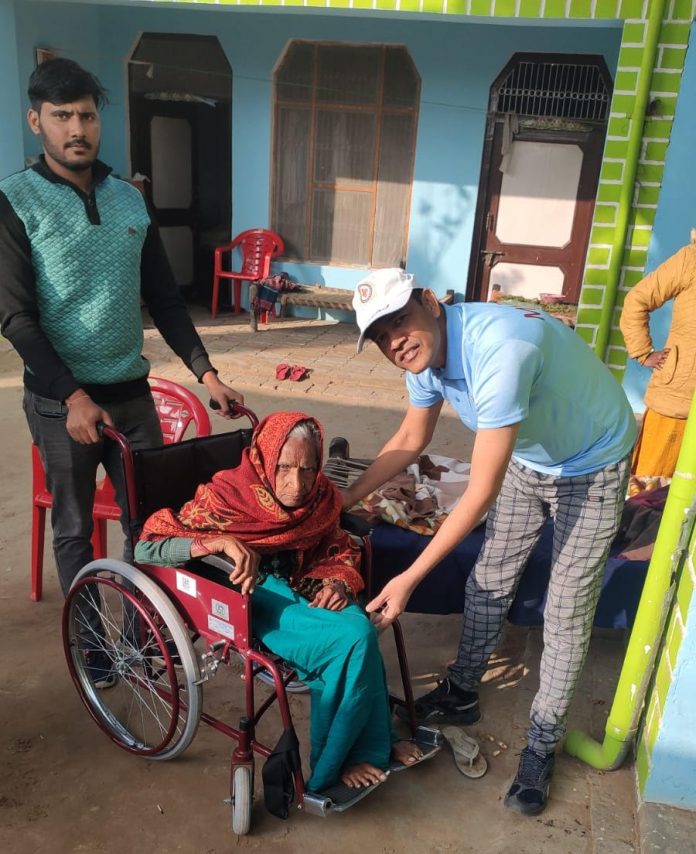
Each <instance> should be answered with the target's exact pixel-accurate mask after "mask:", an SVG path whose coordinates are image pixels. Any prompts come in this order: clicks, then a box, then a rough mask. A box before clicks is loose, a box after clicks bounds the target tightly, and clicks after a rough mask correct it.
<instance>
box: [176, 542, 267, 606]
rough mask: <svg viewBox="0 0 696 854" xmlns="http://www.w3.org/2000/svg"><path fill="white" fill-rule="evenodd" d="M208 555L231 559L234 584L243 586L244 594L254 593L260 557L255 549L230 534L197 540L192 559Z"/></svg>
mask: <svg viewBox="0 0 696 854" xmlns="http://www.w3.org/2000/svg"><path fill="white" fill-rule="evenodd" d="M206 554H224V555H226V556H227V557H228V558H230V560H231V561H232V562H233V563H234V569H233V571H232V572H231V573H230V581H231V582H232V584H239V585H241V588H242V590H241V592H242V594H246V593H253V592H254V587H255V586H256V575H257V573H258V569H259V561H260V557H259V555H258V554H257V553H256V552H255V551H253V549H250V548H249V546H247V545H246V544H245V543H242V542H240V541H239V540H237V539H235V538H234V537H233V536H231V535H230V534H225V535H222V536H219V537H211V538H210V539H205V540H202V539H200V538H198V539H196V540H195V541H194V544H193V545H192V546H191V557H202V556H204V555H206Z"/></svg>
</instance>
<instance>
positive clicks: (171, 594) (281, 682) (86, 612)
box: [63, 406, 440, 834]
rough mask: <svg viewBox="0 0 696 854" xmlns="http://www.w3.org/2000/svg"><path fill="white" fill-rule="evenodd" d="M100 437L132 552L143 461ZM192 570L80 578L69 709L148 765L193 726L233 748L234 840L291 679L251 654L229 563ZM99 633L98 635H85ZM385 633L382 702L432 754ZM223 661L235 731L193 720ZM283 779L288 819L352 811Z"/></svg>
mask: <svg viewBox="0 0 696 854" xmlns="http://www.w3.org/2000/svg"><path fill="white" fill-rule="evenodd" d="M237 409H238V410H239V412H240V413H242V414H244V415H246V416H247V417H248V418H249V419H250V421H251V423H252V425H254V426H255V425H256V423H258V421H257V418H256V416H255V414H254V413H253V412H251V410H248V409H246V408H245V407H242V406H238V407H237ZM103 433H104V436H105V438H107V439H108V440H111V441H114V442H116V443H117V444H118V446H119V448H120V451H121V456H122V459H123V465H124V472H125V482H126V492H127V497H128V509H129V516H130V520H131V531H132V534H133V541H134V542H135V541H136V540H137V531H138V530H139V527H140V525H141V524H142V522H143V521H144V519H145V518H146V517H147V516H148V515H150V513H151V512H153V511H154V509H158V508H156V507H152V506H151V507H147V506H143V501H142V500H141V496H140V495H139V483H138V480H139V478H140V479H141V480H142V477H143V475H142V472H141V473H140V474H138V473H137V472H136V462H138V454H139V453H140V454H141V455H142V454H144V455H147V454H149V453H150V452H137V451H136V452H135V453H134V452H132V451H131V449H130V447H129V445H128V441H127V440H126V438H125V437H124V436H122V435H121V434H120V433H118V432H117V431H115V430H113V429H111V428H109V427H105V428H104V431H103ZM244 433H245V431H236V433H234V434H222V435H218V436H217V437H214V436H213V437H208V438H203V439H191V440H189V441H188V442H182V443H179V444H178V445H172V446H168V448H169V449H173V451H172V450H168V448H167V447H165V448H161V449H157V450H156V451H155V452H153V453H155V454H157V453H160V452H161V454H167V453H169V454H171V453H175V454H178V457H177V458H178V459H179V460H181V459H182V457H181V454H182V453H183V454H187V453H189V452H198V450H199V448H194V447H193V446H194V444H195V443H198V444H199V446H200V443H206V442H215V441H216V440H220V441H224V437H225V436H227V437H237V436H239V437H241V436H242V435H243V434H244ZM249 437H250V433H249V432H248V431H247V435H246V439H241V438H240V440H239V442H240V443H241V446H243V444H244V442H246V443H247V444H248V439H249ZM235 441H236V439H235ZM187 446H188V448H187ZM211 447H212V446H211ZM176 449H179V450H178V451H177V450H176ZM171 459H172V460H174V459H175V458H174V457H171ZM184 459H185V457H184ZM161 462H162V457H161V456H160V457H159V464H161ZM236 462H238V460H237V461H236ZM141 463H142V460H141ZM233 464H236V463H234V462H233ZM226 467H230V468H231V467H232V465H228V466H226ZM217 468H223V466H222V465H218V466H217ZM204 479H207V478H204ZM191 494H192V492H190V493H189V495H188V497H190V495H191ZM160 506H163V505H162V504H160ZM175 506H178V505H175ZM363 547H364V555H365V561H364V563H365V565H366V567H367V568H368V571H367V573H366V581H367V582H368V590H369V575H370V573H369V564H370V544H369V538H367V537H366V538H365V539H364V540H363ZM192 563H195V566H196V568H195V569H194V568H191V566H190V565H187V566H185V567H182V568H180V567H162V566H154V565H136V566H131V565H129V564H126V563H124V562H122V561H116V560H108V559H103V560H96V561H93V562H92V563H90V564H88V565H87V566H85V567H84V568H83V569H82V570H81V572H80V573H79V574H78V576H77V578H76V579H75V582H74V583H73V586H72V588H71V590H70V592H69V594H68V597H67V599H66V603H65V609H64V613H63V643H64V649H65V654H66V658H67V662H68V667H69V669H70V673H71V676H72V679H73V682H74V683H75V686H76V688H77V690H78V693H79V694H80V698H81V699H82V701H83V703H84V705H85V706H86V708H87V710H88V711H89V713H90V715H91V716H92V718H93V719H94V720H95V722H96V723H97V724H98V726H99V727H100V728H101V729H102V730H103V731H104V732H105V733H106V734H107V735H108V736H109V737H110V738H111V739H112V741H114V742H115V743H116V744H117V745H118V746H119V747H121V748H123V749H125V750H127V751H129V752H131V753H134V754H136V755H140V756H144V757H147V758H149V759H171V758H174V757H175V756H178V755H179V754H180V753H182V752H183V751H184V750H185V749H186V747H188V745H189V744H190V743H191V741H192V740H193V737H194V736H195V732H196V730H197V727H198V722H199V720H202V721H203V722H204V723H206V724H208V725H210V726H211V727H213V728H214V729H216V730H218V731H219V732H221V733H223V734H224V735H227V736H229V737H231V738H233V739H234V740H235V741H236V742H237V747H236V749H235V750H234V751H233V753H232V758H231V772H230V787H231V804H232V826H233V830H234V831H235V832H236V833H238V834H244V833H247V832H248V831H249V827H250V821H251V806H252V799H253V776H254V754H258V755H259V756H262V757H264V758H268V757H269V756H270V755H271V753H272V752H273V748H272V747H271V746H269V745H267V744H264V743H262V742H261V741H259V740H258V739H257V738H256V727H257V725H258V723H259V721H260V719H261V718H262V717H263V715H264V714H265V713H266V712H267V711H268V710H269V709H270V708H271V706H273V705H274V703H275V702H276V701H277V703H278V709H279V712H280V717H281V723H282V727H283V731H286V730H291V729H292V718H291V714H290V708H289V705H288V698H287V689H288V686H289V685H290V683H291V682H293V681H294V680H296V678H297V677H296V674H295V673H294V671H292V670H291V669H290V668H289V667H287V666H286V665H285V664H284V663H283V662H281V661H279V660H278V659H277V658H276V656H274V655H272V654H269V653H267V652H265V651H263V650H261V649H259V648H257V646H256V645H255V643H254V639H253V633H252V625H251V607H250V599H249V596H242V595H241V594H240V593H239V592H237V591H236V590H235V589H234V588H233V585H232V584H231V583H230V582H229V579H228V576H229V572H230V570H231V566H230V564H229V562H227V561H225V560H224V559H223V558H221V557H220V556H217V555H210V556H208V557H206V558H204V559H202V561H197V562H192ZM99 622H101V629H99V628H96V629H95V628H94V626H95V625H96V624H97V623H99ZM392 625H393V630H394V637H395V642H396V648H397V655H398V661H399V668H400V674H401V679H402V682H403V689H404V698H405V699H398V698H394V697H391V698H390V700H391V702H392V703H393V704H403V705H405V706H406V709H407V712H408V715H407V716H408V718H409V720H410V729H411V735H412V737H413V738H418V740H419V741H420V742H421V743H424V744H430V745H432V746H433V747H436V746H438V745H439V744H440V736H439V733H438V732H437V730H430V729H428V728H424V727H417V726H416V723H415V715H414V707H413V694H412V690H411V683H410V677H409V671H408V663H407V660H406V655H405V647H404V639H403V633H402V630H401V627H400V626H399V624H398V621H396V622H394V623H393V624H392ZM100 631H101V634H100ZM191 635H193V636H194V640H197V639H198V638H200V639H201V640H202V641H204V642H205V647H206V651H205V652H204V653H202V654H200V655H197V654H196V651H195V650H194V648H193V644H192V641H191ZM91 644H93V646H90V645H91ZM95 652H96V653H100V654H102V656H103V655H107V656H108V659H109V668H110V670H111V672H110V673H108V674H105V673H100V672H99V671H98V670H95V667H94V666H93V665H91V664H90V661H92V660H93V658H90V656H91V655H92V656H93V655H94V653H95ZM230 653H238V654H239V655H240V656H241V658H242V660H243V664H244V684H245V709H244V714H243V715H242V716H241V717H240V721H239V726H238V727H234V726H231V725H229V724H228V723H225V722H223V721H221V720H219V719H218V718H216V717H213V716H212V715H210V714H208V713H206V712H204V711H202V690H201V686H202V685H203V683H204V682H205V681H207V680H209V679H210V678H211V677H212V676H213V675H214V674H215V672H216V670H217V668H218V667H219V665H220V664H221V663H229V659H230ZM264 671H265V673H266V674H270V678H271V679H272V684H273V689H272V691H271V693H270V695H269V696H268V697H267V698H266V699H265V700H263V701H262V702H261V703H260V704H259V705H258V706H257V704H256V698H255V691H254V688H255V681H256V680H255V677H256V676H258V675H259V674H261V673H263V672H264ZM114 677H115V679H116V682H117V684H118V685H119V688H118V689H116V688H110V690H104V688H103V687H102V679H107V678H108V679H113V678H114ZM269 681H270V680H269ZM118 691H121V696H120V695H119V693H118ZM114 692H116V693H114ZM126 707H127V708H126ZM150 718H151V719H152V720H151V721H150ZM145 730H147V731H145ZM293 777H294V787H295V800H296V803H297V807H298V808H299V809H305V810H306V811H307V812H309V813H313V814H316V815H321V816H327V815H328V814H329V813H330V812H333V811H335V812H340V811H342V809H344V808H346V807H347V806H350V805H351V803H352V802H351V803H347V804H346V806H342V804H341V803H339V802H335V801H333V800H332V798H331V796H330V794H328V795H317V794H314V793H311V792H308V791H307V790H306V788H305V783H304V777H303V775H302V770H301V768H300V767H299V763H298V766H296V767H295V769H294V772H293Z"/></svg>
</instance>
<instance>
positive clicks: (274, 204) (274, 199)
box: [271, 39, 421, 268]
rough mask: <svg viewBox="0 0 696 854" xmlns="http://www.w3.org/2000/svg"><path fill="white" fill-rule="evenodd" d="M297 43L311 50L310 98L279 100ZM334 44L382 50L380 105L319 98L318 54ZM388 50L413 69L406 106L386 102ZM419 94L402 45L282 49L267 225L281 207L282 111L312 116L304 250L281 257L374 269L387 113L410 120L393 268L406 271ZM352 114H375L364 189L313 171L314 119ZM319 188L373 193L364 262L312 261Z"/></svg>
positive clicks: (313, 42)
mask: <svg viewBox="0 0 696 854" xmlns="http://www.w3.org/2000/svg"><path fill="white" fill-rule="evenodd" d="M297 44H305V45H310V46H311V47H312V48H313V65H312V84H311V86H312V91H311V97H310V99H309V100H307V101H300V100H296V99H295V100H293V99H290V98H280V97H279V96H278V88H279V85H283V83H282V81H280V84H279V80H278V74H279V71H280V70H281V69H282V67H283V63H284V62H285V60H286V58H287V55H288V51H289V50H290V48H291V47H293V46H294V45H297ZM333 45H335V46H336V47H340V48H341V49H345V48H354V49H356V50H358V51H359V50H375V49H379V50H380V59H379V72H378V73H379V77H378V93H379V94H378V101H379V103H378V105H377V106H375V105H374V104H367V105H362V104H355V103H345V102H338V101H336V102H329V101H323V100H319V98H318V75H319V50H320V48H324V49H325V48H327V47H331V46H333ZM389 49H400V50H402V51H403V53H404V56H405V58H406V59H407V61H408V62H409V64H410V65H411V68H412V71H413V79H414V81H415V89H414V92H413V106H408V107H400V106H392V105H385V104H384V83H385V64H386V57H387V50H389ZM420 90H421V78H420V74H419V73H418V70H417V68H416V66H415V63H414V62H413V58H412V57H411V54H410V53H409V51H408V48H407V47H406V45H403V44H383V43H379V44H374V43H373V44H364V43H350V42H334V41H316V40H313V39H292V40H290V41H289V42H288V43H287V45H286V46H285V48H284V50H283V52H282V54H281V56H280V58H279V59H278V62H277V63H276V65H275V67H274V69H273V128H272V139H273V144H272V150H271V227H272V228H274V229H276V228H277V223H278V204H279V192H278V180H277V166H278V146H279V143H280V140H279V133H278V126H279V121H278V114H279V110H280V109H288V108H290V109H292V108H293V107H296V108H297V109H302V110H307V111H308V112H309V114H310V116H309V124H310V135H309V145H308V147H307V194H306V198H305V211H306V224H305V235H304V246H303V247H302V248H303V252H301V253H299V254H297V255H293V254H291V253H289V252H287V251H286V253H285V254H284V255H283V256H282V257H283V258H284V259H286V260H288V261H293V262H298V263H309V264H322V265H331V266H341V267H355V268H364V267H366V266H367V267H371V266H373V264H372V261H373V257H374V251H375V223H376V219H377V199H378V191H379V186H380V181H379V174H378V170H379V161H380V155H381V151H382V128H383V122H384V116H385V115H407V116H411V117H412V119H413V121H412V126H413V132H412V138H411V140H410V149H409V150H410V164H409V168H408V198H407V202H406V214H405V217H404V222H403V226H402V228H403V234H402V240H401V252H400V256H401V257H400V258H399V259H398V262H397V263H396V264H395V266H401V267H404V266H405V263H406V253H407V247H408V235H409V225H410V213H411V198H412V192H413V176H414V169H415V160H416V138H417V133H418V114H419V106H420ZM344 109H347V110H350V111H351V112H365V113H370V114H375V115H376V129H375V147H374V153H373V167H372V175H373V178H372V181H371V182H370V183H369V186H366V185H365V182H364V181H361V182H358V183H357V184H356V185H353V184H350V183H337V182H328V181H318V180H316V179H315V177H314V168H315V149H316V141H317V116H318V113H319V111H320V110H322V111H341V110H344ZM317 189H320V190H328V191H334V192H340V191H349V192H364V193H367V194H371V196H372V203H371V208H370V226H369V237H368V247H369V251H368V255H369V257H368V259H367V260H366V261H357V260H356V261H345V260H335V259H334V258H314V257H312V254H311V241H312V227H313V213H314V210H313V208H314V203H313V198H314V191H315V190H317Z"/></svg>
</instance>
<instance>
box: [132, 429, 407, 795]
mask: <svg viewBox="0 0 696 854" xmlns="http://www.w3.org/2000/svg"><path fill="white" fill-rule="evenodd" d="M321 461H322V430H321V427H320V425H319V423H318V422H317V421H316V420H315V419H313V418H310V417H308V416H306V415H304V414H302V413H289V412H281V413H276V414H274V415H270V416H269V417H267V418H265V419H264V420H263V421H262V422H261V423H260V424H259V426H258V427H257V428H256V430H255V432H254V435H253V438H252V442H251V445H250V446H249V447H248V448H246V449H245V450H244V451H243V453H242V459H241V463H240V464H239V465H238V466H237V467H236V468H234V469H228V470H224V471H219V472H218V473H217V474H215V475H214V476H213V478H212V481H211V482H210V483H207V484H205V485H202V486H199V487H198V489H197V491H196V494H195V496H194V498H193V499H192V500H190V501H188V502H187V503H186V504H184V506H183V507H182V508H181V509H180V510H179V511H178V512H177V511H174V510H172V509H163V510H159V511H157V512H156V513H154V514H153V515H152V516H150V518H149V519H148V520H147V521H146V523H145V525H144V528H143V531H142V534H141V539H140V541H139V542H138V544H137V546H136V551H135V557H136V560H137V561H138V562H139V563H141V564H155V565H161V566H181V565H183V564H185V563H186V562H187V561H189V560H190V559H191V558H197V557H202V556H205V555H211V554H221V555H226V556H227V557H228V558H230V559H231V560H232V561H233V562H234V569H233V571H232V573H231V575H230V580H231V581H232V582H233V583H235V584H238V585H240V586H241V590H242V592H243V593H244V592H249V593H251V592H253V596H252V597H251V607H252V615H253V629H254V634H255V636H256V637H257V638H258V640H260V641H261V642H262V643H263V644H264V645H265V646H266V647H267V648H268V649H270V650H271V651H272V652H273V653H274V654H276V655H278V656H280V657H281V658H282V659H284V660H285V661H286V662H287V663H288V664H289V665H290V666H291V667H292V668H293V669H294V670H295V671H296V673H297V674H298V675H299V677H300V678H301V679H302V680H303V681H304V682H305V683H306V684H307V686H308V688H309V691H310V695H311V724H310V730H311V732H310V737H311V753H310V766H311V778H310V779H309V781H308V783H307V788H308V790H309V791H310V792H323V791H325V790H327V788H329V787H331V786H332V785H334V784H336V783H337V782H338V781H339V780H340V781H342V782H343V783H344V784H345V785H347V786H349V787H353V788H356V789H360V788H371V787H373V786H375V785H377V784H379V783H380V782H382V781H384V780H385V779H386V772H387V769H388V768H389V767H390V763H394V762H397V763H400V764H401V765H402V766H403V765H406V766H407V765H410V764H415V763H416V762H418V761H419V760H420V759H421V758H422V755H423V754H422V751H421V748H420V747H419V746H418V745H417V744H416V743H414V742H413V741H409V740H400V739H398V738H397V737H396V736H394V734H393V732H392V729H391V724H390V718H391V714H390V706H389V696H388V691H387V686H386V681H385V672H384V664H383V661H382V656H381V653H380V650H379V644H378V637H377V632H376V630H375V628H374V626H373V625H372V624H371V622H370V621H369V619H368V617H367V615H366V614H365V612H364V611H363V609H362V608H361V607H360V606H359V605H358V604H357V597H358V595H359V594H360V592H361V590H362V589H363V588H364V581H363V578H362V576H361V574H360V562H361V551H360V547H359V545H357V544H356V543H355V541H354V540H353V539H352V538H351V537H350V535H348V534H347V533H346V532H345V531H343V530H342V529H341V527H340V525H339V516H340V510H341V500H340V496H339V493H338V491H337V489H336V487H335V486H334V484H333V483H331V481H329V480H328V478H327V477H326V476H325V475H324V474H323V473H322V471H321Z"/></svg>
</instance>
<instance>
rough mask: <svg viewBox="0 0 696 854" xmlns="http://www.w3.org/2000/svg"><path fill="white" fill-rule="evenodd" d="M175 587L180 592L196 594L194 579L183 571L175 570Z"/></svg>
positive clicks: (190, 594)
mask: <svg viewBox="0 0 696 854" xmlns="http://www.w3.org/2000/svg"><path fill="white" fill-rule="evenodd" d="M176 589H177V590H181V592H182V593H188V595H189V596H195V595H196V579H195V578H191V576H190V575H184V573H183V572H177V574H176Z"/></svg>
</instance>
